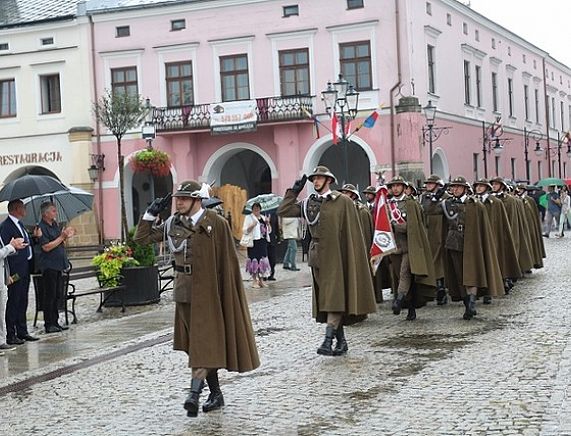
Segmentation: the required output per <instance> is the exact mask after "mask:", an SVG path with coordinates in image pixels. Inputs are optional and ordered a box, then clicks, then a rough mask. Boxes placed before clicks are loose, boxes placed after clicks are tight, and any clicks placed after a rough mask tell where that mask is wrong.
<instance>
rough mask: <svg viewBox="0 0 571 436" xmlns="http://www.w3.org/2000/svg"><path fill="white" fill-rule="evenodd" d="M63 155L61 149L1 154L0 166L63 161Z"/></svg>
mask: <svg viewBox="0 0 571 436" xmlns="http://www.w3.org/2000/svg"><path fill="white" fill-rule="evenodd" d="M61 161H62V155H61V153H60V152H59V151H45V152H41V153H13V154H0V166H9V165H23V164H44V163H50V162H61Z"/></svg>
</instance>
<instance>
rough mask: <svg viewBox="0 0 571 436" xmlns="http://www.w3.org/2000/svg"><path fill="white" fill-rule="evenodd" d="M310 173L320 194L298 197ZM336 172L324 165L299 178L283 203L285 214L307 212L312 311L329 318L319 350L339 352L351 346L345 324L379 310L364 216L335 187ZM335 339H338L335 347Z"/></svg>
mask: <svg viewBox="0 0 571 436" xmlns="http://www.w3.org/2000/svg"><path fill="white" fill-rule="evenodd" d="M307 179H309V180H310V181H311V182H312V183H313V189H314V190H315V194H312V195H310V196H309V197H307V198H305V199H304V200H303V201H301V202H299V201H298V200H297V197H298V195H299V193H300V192H301V191H302V190H303V189H304V187H305V183H306V181H307ZM334 182H336V179H335V176H334V175H333V173H331V171H329V168H327V167H325V166H322V165H320V166H318V167H316V168H315V169H314V170H313V171H312V172H311V173H310V174H309V176H303V177H302V178H301V179H299V180H296V182H295V183H294V184H293V186H292V188H291V189H288V190H287V191H286V194H285V196H284V199H283V201H282V203H281V204H280V206H279V208H278V215H279V216H281V217H303V218H304V219H305V220H306V221H307V224H308V229H309V232H310V234H311V245H310V248H309V259H308V265H309V266H310V267H311V271H312V275H313V316H314V318H315V319H316V321H317V322H321V323H326V328H325V339H324V341H323V343H322V344H321V346H320V347H319V348H318V349H317V353H318V354H321V355H325V356H340V355H342V354H345V353H346V352H347V350H348V345H347V340H346V338H345V332H344V328H343V326H344V325H348V324H351V323H354V322H357V321H360V320H362V319H363V318H364V317H365V316H366V315H367V314H368V313H373V312H375V310H376V306H375V298H374V294H373V283H372V280H371V273H370V267H369V264H368V256H367V252H368V247H365V244H364V242H363V237H362V234H361V227H360V225H359V217H358V215H357V210H356V208H355V206H354V204H353V201H352V200H351V199H350V198H349V197H347V196H346V195H343V194H341V193H340V192H339V191H332V190H331V188H330V185H331V183H334ZM333 339H336V345H335V348H333Z"/></svg>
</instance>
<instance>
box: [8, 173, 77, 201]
mask: <svg viewBox="0 0 571 436" xmlns="http://www.w3.org/2000/svg"><path fill="white" fill-rule="evenodd" d="M67 189H68V187H67V186H65V185H63V184H62V183H61V182H59V181H58V180H56V179H54V178H53V177H50V176H38V175H30V174H28V175H26V176H23V177H19V178H17V179H15V180H12V181H11V182H8V183H6V185H4V187H3V188H2V189H1V190H0V201H11V200H18V199H20V198H22V199H23V198H27V197H31V196H33V195H42V194H48V193H51V192H56V191H66V190H67Z"/></svg>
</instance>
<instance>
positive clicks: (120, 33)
mask: <svg viewBox="0 0 571 436" xmlns="http://www.w3.org/2000/svg"><path fill="white" fill-rule="evenodd" d="M129 35H131V28H130V27H129V26H119V27H115V37H116V38H124V37H126V36H129Z"/></svg>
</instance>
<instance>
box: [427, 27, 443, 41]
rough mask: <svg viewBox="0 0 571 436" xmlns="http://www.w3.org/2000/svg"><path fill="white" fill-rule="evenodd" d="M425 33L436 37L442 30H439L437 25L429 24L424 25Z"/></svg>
mask: <svg viewBox="0 0 571 436" xmlns="http://www.w3.org/2000/svg"><path fill="white" fill-rule="evenodd" d="M424 33H425V35H428V36H430V37H431V38H434V39H436V38H438V36H439V35H440V34H441V33H442V31H441V30H438V29H437V28H436V27H432V26H430V25H428V24H427V25H425V26H424Z"/></svg>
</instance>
